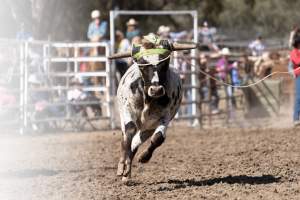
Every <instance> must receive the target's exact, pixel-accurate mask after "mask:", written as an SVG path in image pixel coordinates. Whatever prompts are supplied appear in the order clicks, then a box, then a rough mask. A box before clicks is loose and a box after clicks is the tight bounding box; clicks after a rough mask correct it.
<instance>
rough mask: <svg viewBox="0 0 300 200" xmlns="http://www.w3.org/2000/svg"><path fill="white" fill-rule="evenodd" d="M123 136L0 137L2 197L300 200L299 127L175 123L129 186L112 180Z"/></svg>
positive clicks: (135, 167) (116, 133)
mask: <svg viewBox="0 0 300 200" xmlns="http://www.w3.org/2000/svg"><path fill="white" fill-rule="evenodd" d="M120 139H121V134H120V132H119V131H106V132H95V133H68V134H47V135H29V136H17V135H15V136H1V139H0V166H1V168H0V199H6V200H9V199H30V200H31V199H38V200H41V199H64V200H65V199H66V200H69V199H72V200H77V199H84V200H86V199H272V200H274V199H300V154H299V152H300V130H295V129H291V128H286V129H262V128H252V129H251V128H250V129H249V128H248V129H238V128H236V129H215V130H200V129H193V128H186V127H178V126H174V127H171V128H169V130H168V133H167V140H166V142H165V143H164V144H163V145H162V146H161V147H160V148H159V149H157V151H156V152H155V153H154V155H153V157H152V159H151V161H150V162H149V163H148V164H144V165H141V164H139V163H137V162H136V160H135V161H134V164H133V171H132V182H131V183H130V184H128V185H124V184H123V183H122V182H121V180H120V178H118V177H116V176H115V173H116V165H117V161H118V157H119V150H120V148H119V147H120V145H119V141H120ZM142 148H143V147H142ZM140 152H141V151H140Z"/></svg>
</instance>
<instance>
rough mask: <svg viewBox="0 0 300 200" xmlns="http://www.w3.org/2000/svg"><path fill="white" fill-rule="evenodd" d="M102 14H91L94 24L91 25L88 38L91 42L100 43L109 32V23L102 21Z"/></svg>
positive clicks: (97, 12)
mask: <svg viewBox="0 0 300 200" xmlns="http://www.w3.org/2000/svg"><path fill="white" fill-rule="evenodd" d="M100 16H101V13H100V11H99V10H93V11H92V12H91V18H92V20H93V21H92V22H91V23H90V24H89V28H88V32H87V37H88V38H89V40H90V41H91V42H99V41H101V40H103V38H104V37H105V35H106V32H107V22H106V21H101V20H100Z"/></svg>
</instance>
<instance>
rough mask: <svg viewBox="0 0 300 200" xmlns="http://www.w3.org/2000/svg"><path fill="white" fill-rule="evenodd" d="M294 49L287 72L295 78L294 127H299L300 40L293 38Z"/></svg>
mask: <svg viewBox="0 0 300 200" xmlns="http://www.w3.org/2000/svg"><path fill="white" fill-rule="evenodd" d="M293 46H294V49H293V50H292V51H291V53H290V59H291V62H290V64H289V66H288V67H289V72H290V73H291V75H292V76H293V77H294V78H295V89H296V90H295V106H294V117H293V120H294V126H295V127H296V126H297V127H298V126H300V119H299V118H300V68H299V67H300V38H299V37H298V38H295V40H294V43H293Z"/></svg>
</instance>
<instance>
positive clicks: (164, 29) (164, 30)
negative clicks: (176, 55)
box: [157, 25, 170, 39]
mask: <svg viewBox="0 0 300 200" xmlns="http://www.w3.org/2000/svg"><path fill="white" fill-rule="evenodd" d="M157 35H159V37H161V38H163V39H170V27H168V26H164V25H161V26H160V27H158V30H157Z"/></svg>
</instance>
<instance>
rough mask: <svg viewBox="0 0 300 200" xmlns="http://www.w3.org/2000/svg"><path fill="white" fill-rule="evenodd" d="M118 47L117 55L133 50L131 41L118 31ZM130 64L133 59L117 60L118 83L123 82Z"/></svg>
mask: <svg viewBox="0 0 300 200" xmlns="http://www.w3.org/2000/svg"><path fill="white" fill-rule="evenodd" d="M116 47H117V48H116V51H117V53H121V52H127V51H130V49H131V44H130V42H129V40H128V39H127V38H125V37H124V34H123V33H122V32H121V31H119V30H117V31H116ZM130 64H131V58H120V59H117V60H116V70H117V74H116V76H117V77H116V78H117V80H118V82H119V81H120V80H121V78H122V76H123V75H124V74H125V72H126V71H127V69H128V67H129V66H130Z"/></svg>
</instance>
